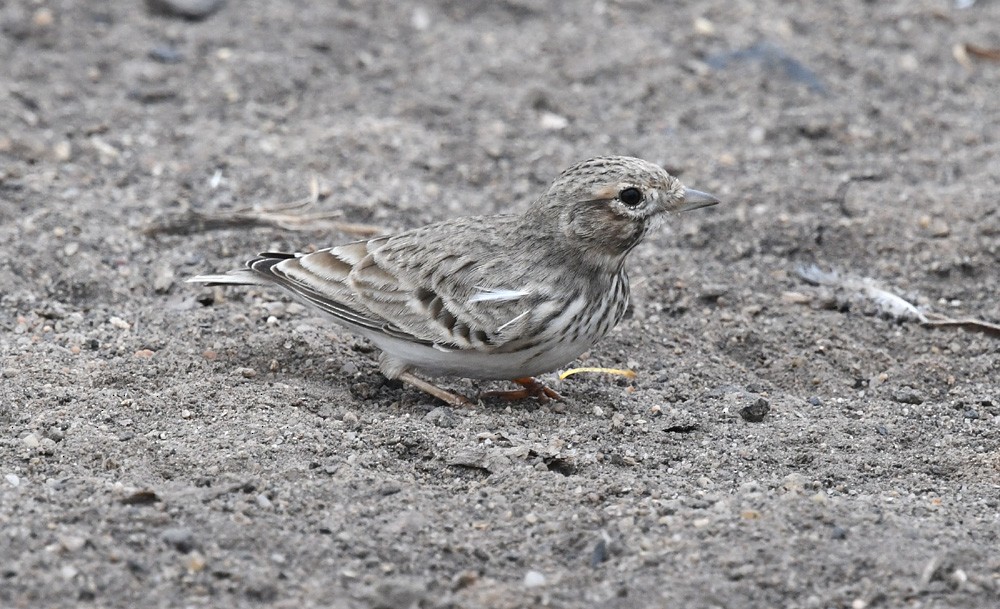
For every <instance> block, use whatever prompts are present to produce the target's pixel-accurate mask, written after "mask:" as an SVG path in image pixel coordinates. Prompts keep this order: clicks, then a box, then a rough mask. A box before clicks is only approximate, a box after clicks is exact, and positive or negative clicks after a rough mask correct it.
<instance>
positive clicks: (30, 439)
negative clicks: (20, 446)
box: [21, 433, 41, 448]
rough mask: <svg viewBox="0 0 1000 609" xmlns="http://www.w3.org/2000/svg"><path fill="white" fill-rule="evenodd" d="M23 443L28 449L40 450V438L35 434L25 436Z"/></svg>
mask: <svg viewBox="0 0 1000 609" xmlns="http://www.w3.org/2000/svg"><path fill="white" fill-rule="evenodd" d="M21 441H22V442H24V445H25V446H27V447H28V448H38V447H39V445H40V444H41V442H40V441H39V439H38V436H36V435H35V434H33V433H29V434H28V435H26V436H24V438H23V439H22V440H21Z"/></svg>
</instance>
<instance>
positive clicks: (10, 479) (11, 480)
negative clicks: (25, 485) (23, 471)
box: [3, 474, 21, 486]
mask: <svg viewBox="0 0 1000 609" xmlns="http://www.w3.org/2000/svg"><path fill="white" fill-rule="evenodd" d="M3 478H4V480H6V481H7V484H9V485H11V486H20V484H21V479H20V478H18V477H17V474H7V475H6V476H4V477H3Z"/></svg>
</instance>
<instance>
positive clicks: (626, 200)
mask: <svg viewBox="0 0 1000 609" xmlns="http://www.w3.org/2000/svg"><path fill="white" fill-rule="evenodd" d="M618 200H619V201H621V202H622V204H623V205H628V206H629V207H635V206H636V205H638V204H640V203H642V191H641V190H639V189H638V188H625V189H623V190H622V191H621V192H620V193H618Z"/></svg>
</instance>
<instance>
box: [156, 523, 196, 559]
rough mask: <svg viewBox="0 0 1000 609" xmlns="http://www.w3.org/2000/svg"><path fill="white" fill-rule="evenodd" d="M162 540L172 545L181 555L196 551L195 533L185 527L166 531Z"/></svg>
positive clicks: (161, 536)
mask: <svg viewBox="0 0 1000 609" xmlns="http://www.w3.org/2000/svg"><path fill="white" fill-rule="evenodd" d="M160 539H162V540H163V541H165V542H166V543H167V544H168V545H171V546H173V547H174V549H176V550H177V551H178V552H180V553H181V554H187V553H188V552H190V551H191V550H193V549H194V533H193V532H192V531H191V529H188V528H185V527H174V528H169V529H164V530H163V532H162V533H160Z"/></svg>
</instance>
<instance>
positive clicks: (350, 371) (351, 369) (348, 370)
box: [340, 362, 358, 376]
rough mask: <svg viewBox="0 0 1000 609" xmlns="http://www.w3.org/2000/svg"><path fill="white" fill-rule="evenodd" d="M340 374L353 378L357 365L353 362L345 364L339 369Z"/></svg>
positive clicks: (356, 371)
mask: <svg viewBox="0 0 1000 609" xmlns="http://www.w3.org/2000/svg"><path fill="white" fill-rule="evenodd" d="M340 372H341V374H345V375H347V376H354V375H355V374H357V373H358V365H357V364H355V363H354V362H347V363H345V364H344V365H343V366H341V367H340Z"/></svg>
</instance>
